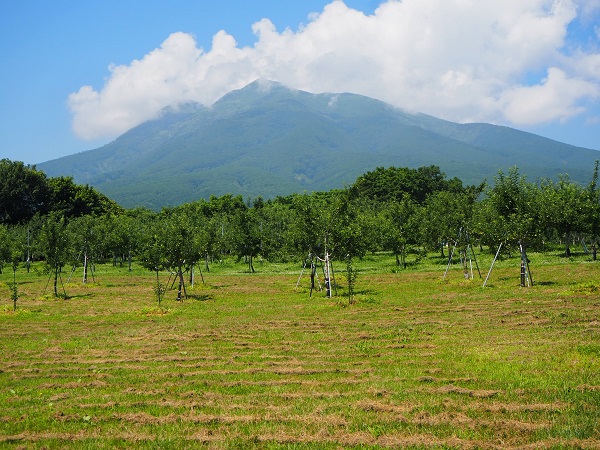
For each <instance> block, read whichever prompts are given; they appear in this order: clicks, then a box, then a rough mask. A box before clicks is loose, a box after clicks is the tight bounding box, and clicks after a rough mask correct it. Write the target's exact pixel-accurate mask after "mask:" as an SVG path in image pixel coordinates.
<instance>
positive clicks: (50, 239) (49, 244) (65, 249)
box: [38, 213, 71, 297]
mask: <svg viewBox="0 0 600 450" xmlns="http://www.w3.org/2000/svg"><path fill="white" fill-rule="evenodd" d="M38 239H39V241H38V244H39V248H40V251H41V252H42V253H43V255H44V256H45V257H46V264H47V266H48V268H49V269H50V271H51V272H52V273H53V276H54V296H55V297H58V296H59V294H58V279H59V276H60V273H61V271H62V268H63V267H64V266H65V264H66V263H67V261H68V258H69V254H70V251H71V246H70V243H71V239H70V236H69V232H68V229H67V223H66V221H65V218H64V217H62V216H60V215H58V214H56V213H51V214H49V215H48V216H47V217H46V218H44V220H43V223H42V227H41V229H40V233H39V237H38ZM63 289H64V288H63ZM65 295H66V293H65Z"/></svg>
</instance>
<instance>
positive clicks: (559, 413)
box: [0, 253, 600, 449]
mask: <svg viewBox="0 0 600 450" xmlns="http://www.w3.org/2000/svg"><path fill="white" fill-rule="evenodd" d="M478 258H479V261H478V262H479V266H480V269H481V272H482V277H483V278H485V276H486V275H487V270H488V269H489V267H490V263H491V258H492V255H490V254H487V253H486V254H482V255H480V256H478ZM530 258H531V259H532V265H531V270H532V274H533V278H534V282H535V284H534V286H532V287H530V288H522V287H520V286H519V259H517V258H511V259H506V260H504V261H500V262H498V263H497V264H496V266H495V267H494V270H493V271H492V274H491V276H490V280H489V281H488V286H487V287H486V288H482V281H483V280H482V279H479V277H478V275H477V271H475V275H476V277H475V279H474V280H465V279H464V278H463V275H462V270H461V269H460V268H459V266H458V265H453V266H452V267H451V268H450V270H449V271H448V274H447V276H446V279H445V280H444V279H443V275H444V271H445V269H446V264H445V260H443V259H441V258H440V259H436V258H432V257H430V258H428V259H427V260H424V261H423V262H422V263H421V264H419V265H411V266H410V267H409V269H407V270H401V271H395V270H392V269H393V260H392V258H390V257H389V256H385V255H384V256H377V257H368V258H365V259H364V260H363V261H357V262H356V264H355V266H356V267H357V268H358V270H359V276H358V279H357V285H356V288H355V290H356V297H355V299H354V301H352V302H349V301H348V298H347V297H346V296H345V295H346V290H345V287H344V278H343V270H342V269H343V266H342V265H339V266H335V267H336V269H337V273H336V276H337V282H338V284H339V290H338V296H337V297H334V298H332V299H328V298H325V296H324V292H319V291H317V292H313V295H312V297H310V296H309V286H308V284H309V278H308V274H306V273H305V274H304V276H303V277H302V278H300V285H299V287H298V288H296V283H297V282H298V280H299V275H300V270H301V263H298V264H288V265H269V264H266V263H265V264H260V263H258V264H256V268H257V270H258V273H255V274H248V273H244V270H245V266H244V265H243V263H240V264H239V265H235V264H233V263H232V262H229V263H227V264H214V265H213V266H212V267H211V271H210V272H209V273H204V277H205V281H206V285H202V284H201V281H200V278H199V276H197V277H196V285H195V287H194V288H188V289H189V291H188V293H189V294H190V298H189V299H188V300H185V301H184V302H176V301H175V300H174V299H175V297H176V292H175V291H168V292H167V298H166V300H165V301H164V302H163V309H162V310H159V309H158V308H157V307H156V306H157V305H156V300H155V299H154V294H153V291H152V283H153V275H152V273H150V272H146V271H143V270H142V269H139V268H137V267H136V268H135V270H134V271H133V272H131V273H129V272H128V271H127V269H126V268H113V267H112V266H110V265H99V266H97V270H96V272H95V282H92V283H89V284H87V285H83V284H81V281H80V274H81V269H79V271H77V272H75V274H74V275H73V278H72V279H71V281H70V282H69V283H68V284H66V286H65V290H66V293H67V294H68V298H66V299H54V298H52V297H51V296H49V295H43V294H44V291H45V287H46V283H47V281H48V278H47V276H46V275H43V274H39V273H34V272H32V273H30V274H25V273H24V272H22V271H20V272H19V273H18V281H20V285H19V292H20V294H21V297H20V299H19V303H18V305H19V310H18V312H17V313H16V314H15V313H13V312H12V302H11V301H10V300H9V299H10V291H9V290H8V288H7V286H6V284H5V283H6V282H10V281H12V273H9V272H6V273H4V274H3V275H0V293H1V294H0V295H1V298H2V302H3V303H2V309H0V349H1V355H0V447H3V448H64V447H73V448H115V447H122V448H160V449H163V448H176V449H178V448H190V447H191V448H258V449H262V448H265V449H279V448H290V449H302V448H324V449H338V448H360V449H377V448H398V447H401V448H523V447H526V448H600V425H599V419H598V418H599V417H600V281H599V277H598V275H599V269H600V267H599V266H598V264H600V262H591V261H588V259H589V258H588V257H586V256H583V255H582V256H580V257H575V258H572V259H571V260H567V259H564V258H559V257H558V256H556V255H541V254H540V255H530ZM393 272H396V273H393ZM65 278H66V277H65ZM65 278H63V280H64V281H66V280H65ZM163 281H165V282H166V277H165V278H163ZM50 289H51V286H48V289H47V290H46V294H48V293H49V292H50Z"/></svg>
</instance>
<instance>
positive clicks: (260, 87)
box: [38, 81, 600, 208]
mask: <svg viewBox="0 0 600 450" xmlns="http://www.w3.org/2000/svg"><path fill="white" fill-rule="evenodd" d="M599 157H600V153H599V152H597V151H595V150H590V149H583V148H578V147H573V146H570V145H567V144H562V143H559V142H556V141H552V140H550V139H545V138H542V137H539V136H536V135H533V134H529V133H524V132H521V131H517V130H513V129H510V128H506V127H498V126H493V125H488V124H467V125H459V124H455V123H452V122H448V121H444V120H440V119H436V118H434V117H431V116H427V115H424V114H412V113H408V112H404V111H401V110H399V109H397V108H394V107H392V106H390V105H388V104H385V103H383V102H380V101H378V100H373V99H370V98H367V97H363V96H359V95H354V94H310V93H307V92H303V91H297V90H292V89H288V88H286V87H284V86H282V85H280V84H278V83H273V82H264V81H256V82H254V83H252V84H250V85H248V86H246V87H245V88H243V89H240V90H237V91H232V92H230V93H228V94H227V95H225V96H224V97H222V98H221V99H220V100H219V101H217V102H216V103H215V104H214V105H212V106H211V107H204V106H202V105H199V104H194V103H190V104H185V105H179V106H177V107H174V108H169V109H166V110H165V111H163V114H162V115H161V116H160V117H159V118H157V119H156V120H152V121H149V122H146V123H143V124H141V125H139V126H137V127H135V128H133V129H131V130H129V131H128V132H126V133H125V134H123V135H122V136H120V137H119V138H117V139H116V140H115V141H113V142H111V143H109V144H107V145H105V146H103V147H101V148H99V149H95V150H90V151H87V152H83V153H79V154H76V155H71V156H67V157H63V158H60V159H57V160H53V161H48V162H46V163H42V164H39V165H38V168H40V169H42V170H44V171H45V172H46V173H47V174H48V175H50V176H57V175H71V176H73V177H74V179H75V181H76V182H78V183H87V184H90V185H93V186H94V187H96V188H97V189H98V190H100V191H101V192H103V193H104V194H106V195H108V196H109V197H110V198H113V199H115V200H116V201H117V202H119V203H120V204H122V205H123V206H126V207H133V206H137V205H143V206H148V207H151V208H160V207H161V206H166V205H175V204H180V203H183V202H187V201H192V200H196V199H198V198H208V197H209V196H210V195H223V194H227V193H232V194H236V195H237V194H242V195H243V196H244V197H255V196H258V195H262V196H263V197H275V196H277V195H287V194H290V193H292V192H303V191H313V190H329V189H333V188H341V187H343V186H344V185H349V184H351V183H353V182H354V181H355V180H356V178H357V177H358V176H359V175H361V174H363V173H365V172H367V171H369V170H373V169H375V168H376V167H378V166H398V167H419V166H424V165H431V164H435V165H438V166H440V168H441V169H442V170H443V171H444V172H445V173H446V174H447V175H448V176H449V177H454V176H457V177H459V178H460V179H462V180H463V181H464V182H466V183H469V184H471V183H479V182H480V181H482V180H483V179H484V178H487V179H488V180H491V179H492V178H493V177H494V175H495V174H496V173H497V172H498V170H499V169H502V170H504V171H506V170H507V169H508V168H509V167H512V166H514V165H517V166H518V167H519V168H520V170H521V172H522V173H525V174H527V176H528V178H529V179H530V180H535V179H536V178H538V177H549V178H555V177H556V176H557V174H559V173H569V174H570V176H571V178H572V179H573V180H577V181H581V182H588V181H589V179H590V178H591V175H592V171H593V167H594V161H595V159H598V158H599Z"/></svg>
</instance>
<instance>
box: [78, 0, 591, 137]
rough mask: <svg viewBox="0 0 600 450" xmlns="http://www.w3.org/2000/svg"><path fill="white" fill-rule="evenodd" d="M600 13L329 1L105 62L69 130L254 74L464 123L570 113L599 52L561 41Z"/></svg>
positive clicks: (575, 1)
mask: <svg viewBox="0 0 600 450" xmlns="http://www.w3.org/2000/svg"><path fill="white" fill-rule="evenodd" d="M599 11H600V0H585V2H584V0H503V1H502V2H498V1H496V0H388V1H386V2H384V3H382V4H381V5H380V6H379V7H378V8H377V10H376V11H375V12H374V13H373V14H372V15H365V14H364V13H362V12H360V11H357V10H354V9H352V8H349V7H348V6H346V5H345V4H344V3H343V2H342V1H340V0H334V1H333V2H332V3H330V4H328V5H326V6H325V8H324V9H323V11H322V12H320V13H318V14H313V15H311V16H310V18H309V21H308V23H307V24H306V25H303V26H301V27H300V28H299V29H298V30H295V31H293V30H290V29H286V30H284V31H278V30H277V29H276V28H275V26H274V25H273V23H272V22H271V21H270V20H269V19H263V20H261V21H259V22H257V23H255V24H253V26H252V29H253V31H254V34H255V36H256V42H255V43H254V45H253V46H252V47H243V48H240V47H239V46H238V44H237V43H236V41H235V39H234V37H233V36H231V35H229V34H227V33H226V32H225V31H220V32H219V33H217V34H216V35H215V36H214V37H213V41H212V47H211V49H210V51H207V52H205V51H204V50H203V49H201V48H198V47H197V44H196V42H195V40H194V38H193V37H192V36H190V35H188V34H184V33H174V34H172V35H171V36H169V37H168V38H167V40H166V41H165V42H164V43H163V44H162V45H161V47H160V48H158V49H156V50H154V51H152V52H150V53H148V54H147V55H146V56H144V57H143V58H142V59H141V60H136V61H133V62H132V63H130V64H129V65H124V66H114V67H110V76H109V78H108V79H107V81H106V83H105V85H104V86H103V87H102V88H101V89H100V90H99V91H96V90H94V88H92V87H91V86H83V87H82V88H81V89H80V90H79V91H78V92H76V93H73V94H71V96H70V97H69V105H70V108H71V110H72V112H73V115H74V117H73V128H74V130H75V132H76V133H77V134H78V135H79V136H81V137H84V138H97V137H107V136H108V137H111V136H116V135H118V134H119V133H122V132H123V131H125V130H127V129H128V128H131V127H132V126H134V125H136V124H138V123H140V122H142V121H144V120H147V119H150V118H152V117H153V116H155V115H156V114H157V112H158V111H159V110H160V109H161V108H163V107H165V106H167V105H170V104H173V103H177V102H183V101H189V100H194V101H199V102H201V103H204V104H210V103H212V102H214V101H215V100H216V99H218V98H219V97H220V96H222V95H223V94H225V93H226V92H228V91H230V90H232V89H236V88H240V87H242V86H244V85H246V84H248V83H249V82H251V81H253V80H255V79H257V78H265V79H271V80H275V81H279V82H282V83H284V84H286V85H288V86H291V87H294V88H298V89H304V90H307V91H310V92H354V93H359V94H363V95H368V96H371V97H374V98H379V99H381V100H384V101H387V102H389V103H392V104H394V105H397V106H399V107H403V108H407V109H412V110H416V111H421V112H425V113H429V114H432V115H436V116H438V117H443V118H446V119H449V120H454V121H459V122H466V121H489V122H496V123H507V124H511V125H515V126H519V125H531V124H537V123H545V122H551V121H554V120H565V119H566V118H568V117H571V116H573V115H576V114H580V113H582V112H583V111H584V110H585V108H586V106H589V105H590V104H591V103H593V102H594V101H596V100H597V99H598V96H599V95H600V91H599V89H600V88H599V86H600V79H599V75H598V74H599V73H600V71H599V70H598V67H599V65H600V53H598V52H596V53H594V52H593V51H591V50H589V46H587V47H586V48H573V47H572V46H567V45H566V40H567V38H568V32H569V25H570V24H571V23H573V21H575V20H579V19H578V17H579V16H581V15H585V17H587V18H589V17H597V14H598V12H599ZM578 15H579V16H578ZM591 23H592V24H593V23H595V22H593V21H592V22H591ZM590 26H593V25H590ZM592 34H593V33H592ZM567 47H568V50H567ZM540 73H541V74H542V75H541V76H540V75H537V76H536V75H535V74H540Z"/></svg>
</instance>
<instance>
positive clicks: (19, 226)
mask: <svg viewBox="0 0 600 450" xmlns="http://www.w3.org/2000/svg"><path fill="white" fill-rule="evenodd" d="M8 166H11V171H12V172H11V173H21V174H22V175H23V176H22V178H20V179H19V181H18V182H17V184H16V189H11V188H10V186H8V183H7V182H6V180H8V178H4V177H2V178H1V181H0V185H1V187H0V189H2V210H0V214H1V218H2V222H3V225H1V226H0V264H4V265H7V264H8V265H11V266H12V268H13V270H15V271H16V270H17V268H18V267H20V266H21V265H22V264H23V263H25V264H28V263H29V262H30V261H31V260H33V259H37V260H44V261H46V262H47V265H48V268H49V270H51V271H52V273H54V280H55V294H57V290H56V280H57V277H58V274H59V273H60V272H61V270H62V269H63V267H65V266H66V265H79V266H83V267H84V274H86V273H87V267H88V262H89V261H91V260H95V261H100V260H104V261H107V260H112V261H113V263H114V264H121V265H128V264H131V261H132V260H133V259H135V260H136V261H137V262H139V263H140V264H142V265H143V266H144V267H146V268H148V269H150V270H153V271H155V272H156V274H157V276H158V273H159V272H160V271H162V270H170V271H172V272H173V273H176V274H177V275H178V276H179V278H180V283H181V284H182V285H183V274H184V273H185V272H186V271H187V272H189V273H191V272H192V268H193V267H196V268H204V269H208V268H209V267H210V263H211V262H212V261H215V260H222V259H224V258H228V257H235V258H237V259H238V260H240V261H242V260H243V261H244V262H246V263H247V265H248V270H249V271H254V260H255V258H257V257H260V258H264V259H266V260H269V261H291V260H297V261H303V260H304V259H305V258H306V257H307V255H308V254H315V255H321V256H323V255H324V254H325V253H327V254H329V255H330V256H331V258H335V259H338V260H345V261H351V260H352V259H353V258H360V257H362V256H363V255H365V254H366V253H367V252H377V251H387V252H391V253H393V254H394V255H396V262H397V264H398V265H399V266H402V265H403V264H405V261H406V260H405V258H406V254H407V253H408V252H409V251H421V252H424V251H428V250H435V251H438V252H440V256H444V248H445V246H447V245H448V244H449V243H451V244H452V245H466V242H461V241H460V240H461V239H463V238H464V237H465V236H466V235H467V233H461V230H468V236H469V237H470V240H471V243H473V244H480V245H481V246H488V247H490V248H494V249H495V248H496V247H497V246H498V245H499V244H500V243H505V244H506V246H508V247H510V246H511V245H517V244H523V245H526V246H528V247H536V248H539V249H542V248H543V247H544V246H545V245H547V244H548V243H562V244H564V245H565V253H566V254H567V255H568V254H569V252H570V250H569V243H570V242H572V241H573V239H575V238H577V239H581V240H583V241H584V242H587V243H589V244H593V245H595V242H596V240H597V238H598V233H599V229H600V197H599V193H598V189H597V178H598V164H596V167H595V168H594V170H593V171H591V173H590V183H589V185H587V186H580V185H578V184H576V183H573V182H571V181H570V180H569V179H568V177H566V176H565V177H562V178H560V179H559V180H558V181H556V182H554V181H550V180H544V181H540V182H538V183H532V182H529V181H527V180H526V177H525V176H524V175H521V174H519V172H518V169H517V168H513V169H510V170H509V171H508V173H503V172H499V173H498V175H497V176H496V178H495V180H494V182H493V184H491V185H487V184H485V183H482V184H481V185H479V186H463V184H462V182H461V181H460V180H459V179H457V178H454V179H447V178H446V177H445V175H444V174H443V173H442V172H441V171H440V169H439V168H438V167H436V166H429V167H421V168H418V169H408V168H394V167H391V168H377V169H376V170H374V171H372V172H368V173H366V174H364V175H362V176H361V177H359V178H358V179H357V180H356V182H355V183H354V184H353V185H351V186H349V187H348V188H346V189H342V190H334V191H330V192H316V193H310V194H309V193H305V194H294V195H289V196H286V197H277V198H275V199H269V200H264V199H262V198H256V199H252V200H246V201H244V199H243V198H242V197H241V196H237V197H236V196H232V195H226V196H223V197H211V198H210V199H209V200H198V201H196V202H192V203H187V204H184V205H181V206H178V207H172V208H164V209H163V210H162V211H160V212H154V211H150V210H147V209H134V210H122V209H121V208H119V207H118V206H117V205H116V204H115V203H114V202H112V201H110V200H109V199H106V198H105V197H104V196H102V195H101V194H98V193H97V192H95V191H94V190H93V189H92V188H90V187H87V186H83V187H82V186H77V185H75V184H74V183H73V182H72V180H71V179H69V178H58V179H52V178H51V179H46V178H45V176H44V175H43V174H42V173H41V172H38V171H36V170H35V168H32V167H28V166H23V165H22V164H20V163H10V162H8V161H7V160H3V161H2V170H6V168H7V167H8ZM11 179H13V180H16V179H15V178H14V176H13V178H11ZM33 192H35V194H34V193H33ZM40 192H41V193H42V194H39V193H40ZM65 192H67V194H65ZM5 193H6V195H7V197H5ZM9 196H10V197H9ZM7 198H10V199H12V201H13V202H16V201H17V198H19V200H21V201H23V202H24V203H21V205H25V209H26V210H25V211H23V210H20V209H19V208H16V207H15V205H14V204H12V203H11V201H8V200H7ZM34 199H37V200H34ZM40 199H42V200H43V201H42V200H40ZM44 199H45V200H44ZM84 279H85V275H84ZM157 286H159V283H157Z"/></svg>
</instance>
